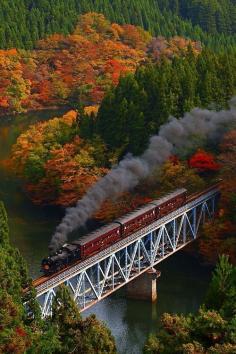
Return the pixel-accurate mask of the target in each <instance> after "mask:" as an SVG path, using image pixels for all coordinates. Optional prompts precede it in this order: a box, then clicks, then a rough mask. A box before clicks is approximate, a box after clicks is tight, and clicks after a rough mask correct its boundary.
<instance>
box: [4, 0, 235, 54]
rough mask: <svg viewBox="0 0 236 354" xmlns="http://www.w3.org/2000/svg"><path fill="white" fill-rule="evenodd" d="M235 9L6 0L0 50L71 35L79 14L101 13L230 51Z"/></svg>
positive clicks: (131, 0)
mask: <svg viewBox="0 0 236 354" xmlns="http://www.w3.org/2000/svg"><path fill="white" fill-rule="evenodd" d="M235 8H236V5H235V2H234V1H233V0H232V1H230V0H227V1H223V0H218V1H200V0H198V1H194V0H191V1H178V0H175V1H170V0H161V1H159V0H96V1H95V0H70V1H68V0H43V1H42V0H14V1H12V0H4V1H1V3H0V23H1V27H0V48H3V49H9V48H12V47H17V48H27V49H29V48H33V46H34V45H35V43H36V41H37V40H38V39H42V38H44V37H45V36H46V35H48V34H53V33H61V34H69V33H71V32H72V31H73V30H74V28H75V25H76V23H77V20H78V15H79V14H81V13H86V12H89V11H95V12H100V13H103V14H105V16H106V17H107V18H108V19H110V20H111V21H112V22H116V23H119V24H124V23H127V24H134V25H139V26H141V27H143V28H144V29H146V30H148V31H149V32H151V33H152V34H153V35H155V36H158V35H163V36H165V37H172V36H175V35H180V36H185V37H190V38H192V39H195V40H201V42H203V43H204V44H207V45H208V46H210V47H212V48H215V49H220V48H232V46H235V44H236V38H235V36H233V35H234V33H235V21H236V20H235V16H236V10H235ZM16 14H17V16H16ZM200 26H201V27H200ZM212 34H214V35H212Z"/></svg>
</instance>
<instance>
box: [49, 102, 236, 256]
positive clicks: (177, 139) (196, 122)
mask: <svg viewBox="0 0 236 354" xmlns="http://www.w3.org/2000/svg"><path fill="white" fill-rule="evenodd" d="M235 103H236V98H234V99H232V100H231V102H230V109H229V110H222V111H219V112H216V111H209V110H206V109H204V110H203V109H199V108H195V109H193V110H192V111H191V112H190V113H186V114H185V115H184V117H183V118H180V119H177V118H175V117H170V118H169V121H168V122H167V123H166V124H164V125H162V126H161V128H160V130H159V134H158V135H155V136H153V137H151V138H150V142H149V146H148V148H147V150H146V151H145V152H144V153H143V155H141V156H140V157H134V156H132V155H129V156H126V157H125V158H124V159H123V160H122V161H120V162H119V164H118V165H117V166H115V167H113V168H112V169H111V171H110V172H109V173H108V174H107V175H106V176H104V177H103V178H101V179H100V180H99V181H98V182H97V183H95V184H94V185H93V186H92V187H91V188H90V189H89V190H88V192H87V193H86V194H85V196H84V197H83V198H82V199H81V200H79V201H78V202H77V204H76V206H75V207H72V208H68V209H67V210H66V215H65V216H64V218H63V219H62V222H61V223H60V224H59V225H58V227H57V228H56V231H55V234H54V235H53V237H52V240H51V243H50V246H49V249H50V251H51V252H55V250H57V249H58V248H59V247H60V246H61V245H62V244H63V243H65V241H66V240H67V236H68V234H69V233H71V232H72V231H73V230H75V229H76V228H78V227H80V226H83V225H84V224H85V223H86V221H87V220H88V219H89V218H90V217H91V216H92V215H93V214H94V213H95V212H96V211H97V210H98V209H99V208H100V207H101V205H102V203H103V202H104V201H105V200H106V199H109V198H112V197H114V196H117V195H119V194H121V193H122V192H124V191H128V190H131V189H132V188H134V187H135V186H136V185H137V184H138V183H139V182H140V181H141V180H142V179H144V178H145V177H147V176H148V175H150V174H151V173H152V171H153V170H154V169H156V168H158V167H160V166H161V165H162V164H163V163H164V162H165V161H166V160H167V159H168V158H169V156H170V155H171V154H173V153H175V154H177V155H179V156H181V155H183V154H185V151H186V150H188V149H191V148H193V147H194V148H197V147H200V146H201V145H202V144H203V142H205V141H206V140H208V139H216V138H219V136H220V135H221V134H222V133H223V132H224V131H225V130H226V129H225V128H226V126H227V125H229V124H231V123H236V109H235V106H234V104H235ZM196 136H197V139H194V137H196Z"/></svg>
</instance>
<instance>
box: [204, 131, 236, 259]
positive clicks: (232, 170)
mask: <svg viewBox="0 0 236 354" xmlns="http://www.w3.org/2000/svg"><path fill="white" fill-rule="evenodd" d="M220 148H221V153H220V155H219V157H218V160H219V162H220V165H221V170H220V176H221V178H222V182H221V199H220V205H219V213H218V218H217V219H215V220H214V221H211V222H209V223H207V224H206V225H205V226H204V232H203V235H202V237H201V238H200V239H199V249H200V253H201V254H202V255H203V256H204V258H205V259H207V260H208V261H210V262H211V263H215V262H216V260H217V258H218V256H219V254H222V253H225V254H228V255H229V256H230V259H231V261H232V262H233V263H234V264H236V240H235V234H236V217H235V210H236V130H232V131H231V132H229V133H227V134H226V135H225V137H224V139H223V141H222V143H221V146H220Z"/></svg>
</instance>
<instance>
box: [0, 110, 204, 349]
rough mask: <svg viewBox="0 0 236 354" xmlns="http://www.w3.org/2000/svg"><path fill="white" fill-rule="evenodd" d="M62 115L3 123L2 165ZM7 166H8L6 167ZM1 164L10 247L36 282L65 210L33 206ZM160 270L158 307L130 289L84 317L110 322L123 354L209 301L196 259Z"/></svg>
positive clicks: (177, 260) (180, 256) (180, 259)
mask: <svg viewBox="0 0 236 354" xmlns="http://www.w3.org/2000/svg"><path fill="white" fill-rule="evenodd" d="M60 113H62V111H59V112H56V111H53V112H52V111H51V112H50V111H49V112H47V111H44V112H40V113H31V114H27V115H22V116H19V117H12V118H11V117H9V118H7V119H3V118H0V162H1V161H3V160H5V159H7V158H8V157H9V154H10V149H11V146H12V145H13V144H14V143H15V141H16V139H17V137H18V136H19V134H20V133H21V132H23V131H24V130H25V129H27V127H28V126H29V125H30V124H33V123H35V122H36V121H39V120H47V119H49V118H50V117H55V116H57V115H59V114H60ZM3 166H4V165H3ZM3 166H2V165H1V164H0V200H3V201H4V203H5V206H6V209H7V212H8V216H9V224H10V231H11V233H10V235H11V241H12V243H13V244H14V245H16V246H17V247H18V248H19V249H20V251H21V253H22V254H23V256H24V257H25V258H26V260H27V262H28V265H29V269H30V273H31V275H32V277H35V276H38V275H39V265H40V261H41V259H42V257H44V256H45V255H47V247H48V243H49V240H50V238H51V234H52V232H53V230H54V228H55V226H56V225H57V223H58V222H59V220H60V218H61V217H62V215H63V213H62V211H61V210H59V209H56V208H40V207H36V206H34V205H32V203H31V202H30V200H28V199H27V198H26V196H25V195H24V193H23V190H22V185H21V183H20V181H18V180H17V179H16V178H14V177H13V176H12V175H11V174H9V172H8V171H7V170H6V169H5V168H4V167H3ZM158 269H160V270H161V272H162V276H161V278H160V279H159V280H158V301H157V303H156V304H150V303H147V302H144V301H134V300H127V299H126V298H125V289H121V290H120V291H118V292H117V293H115V294H114V295H113V296H110V297H109V298H107V299H105V300H104V301H101V302H100V303H99V304H97V305H96V306H94V307H93V308H92V309H91V310H89V311H86V312H85V313H84V314H85V315H88V314H89V313H95V314H96V315H97V316H98V318H99V319H101V320H103V321H105V322H106V323H107V325H108V326H109V328H110V329H111V331H112V333H113V335H114V336H115V338H116V343H117V347H118V351H119V353H120V354H139V353H141V352H142V347H143V344H144V342H145V339H146V337H147V334H148V333H150V331H156V330H158V324H159V320H160V315H161V314H162V313H163V312H177V313H187V312H189V311H196V310H197V309H198V307H199V305H200V303H201V302H202V300H203V299H204V295H205V292H206V288H207V284H208V282H209V279H210V269H209V268H206V267H204V266H202V265H201V264H200V263H199V261H198V259H197V258H193V257H192V256H191V255H189V254H188V253H186V252H179V253H177V254H175V255H174V256H172V257H169V258H168V259H167V260H165V261H164V262H162V263H161V264H160V265H159V266H158Z"/></svg>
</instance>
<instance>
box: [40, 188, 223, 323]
mask: <svg viewBox="0 0 236 354" xmlns="http://www.w3.org/2000/svg"><path fill="white" fill-rule="evenodd" d="M218 197H219V190H218V189H217V188H216V189H214V190H211V191H210V192H208V193H206V194H204V195H201V196H200V197H198V198H197V199H194V200H190V201H189V202H187V203H186V204H185V205H184V206H183V207H181V208H179V209H177V210H175V211H174V212H172V213H170V214H168V215H166V216H165V217H163V218H161V219H158V220H157V221H155V222H153V223H152V224H150V225H148V226H147V227H144V228H143V229H141V230H139V231H137V232H135V233H134V234H132V235H131V236H129V237H126V238H124V239H122V240H121V241H119V242H117V243H115V244H114V245H112V246H111V247H109V248H107V249H105V250H103V251H101V252H99V253H98V254H96V255H94V256H92V257H90V258H88V259H86V260H84V261H81V262H79V263H77V264H75V265H73V266H71V267H70V268H67V269H65V270H64V271H61V272H60V273H59V274H55V276H53V277H51V278H49V279H46V281H45V282H43V283H42V284H40V285H38V286H35V288H36V291H37V299H38V301H39V304H40V307H41V311H42V317H47V316H50V314H51V305H52V301H53V297H54V296H55V294H56V289H57V287H58V286H59V285H60V284H65V285H67V286H68V287H69V288H70V290H71V293H72V296H73V298H74V300H75V301H76V302H77V304H78V305H79V307H80V309H81V311H83V310H85V309H88V308H89V307H91V306H92V305H94V304H96V303H97V302H98V301H100V300H102V299H104V298H105V297H107V296H109V295H110V294H112V293H113V292H114V291H116V290H117V289H119V288H121V287H122V286H124V285H126V284H127V283H129V282H130V281H132V280H134V279H135V278H136V277H138V276H139V275H141V274H142V273H144V272H146V271H147V270H148V269H150V268H152V267H154V266H155V265H157V264H158V263H159V262H161V261H163V260H164V259H165V258H167V257H169V256H171V255H172V254H174V253H175V252H177V251H179V250H181V249H182V248H183V247H185V246H186V245H187V244H189V243H190V242H192V241H194V240H195V239H196V237H197V234H198V230H199V227H200V225H202V224H204V222H205V221H206V220H207V219H209V218H213V217H214V214H215V210H216V204H217V200H218Z"/></svg>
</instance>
